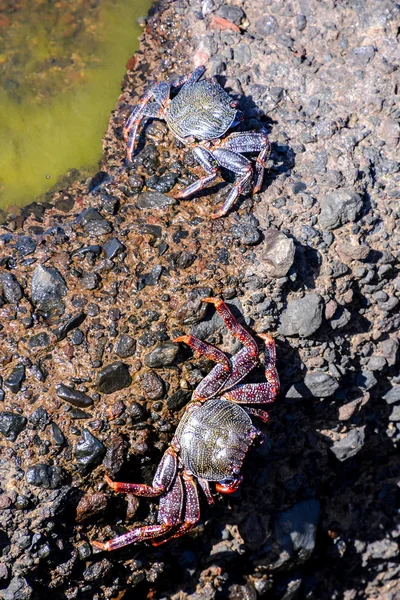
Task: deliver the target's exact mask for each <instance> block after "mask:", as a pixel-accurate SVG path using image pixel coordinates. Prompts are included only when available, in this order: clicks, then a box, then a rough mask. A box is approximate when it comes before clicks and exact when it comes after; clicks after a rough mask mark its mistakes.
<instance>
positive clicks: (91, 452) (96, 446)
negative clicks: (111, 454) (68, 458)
mask: <svg viewBox="0 0 400 600" xmlns="http://www.w3.org/2000/svg"><path fill="white" fill-rule="evenodd" d="M105 453H106V448H105V446H104V445H103V444H102V443H101V442H100V440H98V439H97V438H96V437H95V436H94V435H93V434H91V433H90V431H89V430H88V429H82V437H81V439H80V440H79V442H78V443H77V445H76V448H75V460H76V462H77V465H78V468H79V470H80V471H82V472H84V473H85V472H88V471H91V470H92V469H93V468H94V467H96V466H97V465H99V464H100V463H101V461H102V460H103V457H104V455H105Z"/></svg>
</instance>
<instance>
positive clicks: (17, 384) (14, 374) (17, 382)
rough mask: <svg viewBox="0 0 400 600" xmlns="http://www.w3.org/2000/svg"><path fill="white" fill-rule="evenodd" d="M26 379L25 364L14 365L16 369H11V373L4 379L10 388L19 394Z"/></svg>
mask: <svg viewBox="0 0 400 600" xmlns="http://www.w3.org/2000/svg"><path fill="white" fill-rule="evenodd" d="M24 380H25V366H24V365H17V366H16V367H14V369H13V370H12V371H11V373H10V375H9V376H8V377H7V379H6V380H5V381H4V385H5V386H6V387H7V388H8V389H9V390H11V391H12V392H13V394H17V393H18V392H19V391H20V389H21V387H22V384H23V382H24Z"/></svg>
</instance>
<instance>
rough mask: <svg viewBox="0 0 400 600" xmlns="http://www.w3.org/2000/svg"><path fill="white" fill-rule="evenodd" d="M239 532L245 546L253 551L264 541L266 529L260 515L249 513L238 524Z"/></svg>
mask: <svg viewBox="0 0 400 600" xmlns="http://www.w3.org/2000/svg"><path fill="white" fill-rule="evenodd" d="M238 529H239V533H240V535H241V537H242V538H243V541H244V543H245V544H246V546H247V547H248V548H249V549H250V550H252V551H254V550H258V548H260V546H261V545H262V544H263V542H264V541H265V537H266V531H265V527H264V523H263V521H262V519H261V517H260V516H259V515H257V514H254V513H250V514H249V515H247V516H246V518H245V519H244V520H243V521H241V522H240V523H239V525H238Z"/></svg>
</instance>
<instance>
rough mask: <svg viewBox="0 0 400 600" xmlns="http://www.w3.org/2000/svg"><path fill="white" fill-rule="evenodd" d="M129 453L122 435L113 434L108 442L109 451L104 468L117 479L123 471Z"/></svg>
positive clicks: (104, 461)
mask: <svg viewBox="0 0 400 600" xmlns="http://www.w3.org/2000/svg"><path fill="white" fill-rule="evenodd" d="M126 453H127V444H126V442H125V441H124V438H123V437H122V436H120V435H116V434H111V436H110V437H109V438H108V440H107V451H106V455H105V458H104V460H103V466H104V468H105V469H106V471H107V472H108V473H110V475H112V476H113V477H115V475H117V473H119V471H120V470H121V468H122V466H123V464H124V462H125V458H126Z"/></svg>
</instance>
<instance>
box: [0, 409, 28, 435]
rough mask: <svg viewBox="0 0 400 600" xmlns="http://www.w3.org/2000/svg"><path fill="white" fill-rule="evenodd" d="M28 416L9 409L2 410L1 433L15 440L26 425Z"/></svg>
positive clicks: (0, 414)
mask: <svg viewBox="0 0 400 600" xmlns="http://www.w3.org/2000/svg"><path fill="white" fill-rule="evenodd" d="M26 423H27V421H26V418H25V417H22V416H21V415H18V414H16V413H13V412H10V411H8V410H5V411H2V412H0V433H1V434H2V435H3V436H4V437H5V438H6V439H7V440H10V442H15V440H16V439H17V437H18V435H19V434H20V433H21V431H23V430H24V429H25V427H26Z"/></svg>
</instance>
